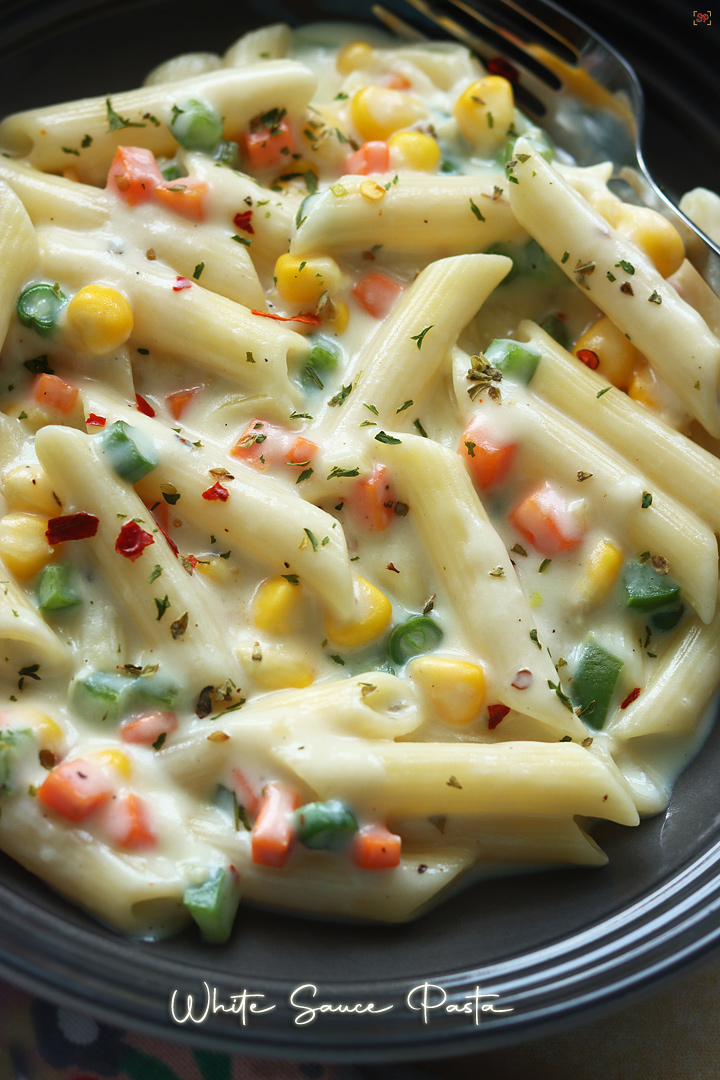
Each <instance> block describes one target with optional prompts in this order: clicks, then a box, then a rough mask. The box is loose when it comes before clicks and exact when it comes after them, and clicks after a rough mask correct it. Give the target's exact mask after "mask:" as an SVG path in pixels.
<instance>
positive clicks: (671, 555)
mask: <svg viewBox="0 0 720 1080" xmlns="http://www.w3.org/2000/svg"><path fill="white" fill-rule="evenodd" d="M540 333H541V331H540ZM543 363H544V358H543V361H542V362H541V364H540V365H538V370H539V369H540V368H541V367H542V364H543ZM468 367H469V364H468V363H467V362H466V363H464V364H462V365H458V368H462V370H463V371H466V370H467V369H468ZM535 378H536V376H534V377H533V380H532V384H531V385H532V386H533V387H535ZM546 381H552V379H551V378H549V377H548V376H547V375H546ZM537 389H539V387H538V388H537ZM555 393H557V390H556V389H555ZM464 396H465V400H466V401H467V395H464ZM619 396H623V397H624V395H621V394H620V391H618V390H615V389H612V390H610V391H609V393H608V394H604V395H603V397H602V399H601V400H600V401H598V400H597V398H596V399H595V401H594V407H595V409H596V410H600V411H602V409H603V408H605V407H606V406H605V405H604V404H603V403H604V401H605V399H606V398H612V397H619ZM627 400H629V399H627ZM481 408H484V406H481ZM499 412H500V415H501V418H502V420H503V421H504V422H505V425H506V426H507V425H508V423H509V424H510V430H511V431H512V430H514V431H516V432H517V439H518V446H519V449H518V461H517V465H516V468H517V470H518V472H519V473H520V474H521V475H525V476H528V477H530V476H532V474H533V472H535V471H536V472H537V474H538V475H539V478H544V477H546V476H552V477H553V478H556V479H558V480H560V481H562V482H564V483H566V484H567V485H568V486H569V487H573V486H576V484H577V476H578V473H583V472H587V473H589V474H590V476H589V478H588V481H586V483H588V484H592V496H593V502H594V505H595V506H600V507H602V506H606V505H611V503H612V500H613V499H615V500H616V501H617V502H618V503H619V504H620V505H621V507H622V511H621V513H622V517H623V520H624V522H625V528H626V529H627V533H628V537H629V540H630V543H631V544H632V546H633V547H634V548H635V549H636V550H637V551H643V550H645V549H647V548H649V549H650V550H651V551H652V552H653V554H661V555H662V556H663V557H664V558H666V559H667V560H668V563H669V564H670V566H671V567H672V572H673V575H674V577H675V578H676V579H677V581H678V582H679V583H680V584H681V585H682V588H683V592H684V594H685V596H686V597H687V599H688V600H689V602H690V603H691V604H692V605H693V607H694V608H695V610H696V611H697V613H698V615H699V616H700V618H701V619H702V621H703V622H705V623H709V622H710V621H711V619H712V617H713V615H714V612H715V598H716V596H717V580H718V557H717V541H716V539H715V536H714V534H713V532H712V530H711V529H710V528H709V527H708V526H707V525H706V524H705V523H704V521H703V520H702V519H701V518H699V517H698V516H697V514H694V513H691V512H690V511H689V510H687V509H686V508H685V506H683V505H682V504H678V503H677V502H676V501H675V500H674V499H671V498H669V497H668V496H667V494H666V493H665V492H664V491H663V489H662V487H658V486H656V485H655V484H654V485H653V490H652V492H651V494H652V502H651V504H650V505H649V506H644V505H643V495H644V491H645V485H646V478H645V477H644V476H643V474H642V473H640V472H636V471H634V470H633V469H632V466H631V465H630V463H629V462H628V461H627V460H626V459H625V458H624V457H622V456H621V455H620V454H618V453H616V451H615V450H614V449H613V448H612V442H610V445H608V443H606V442H604V441H601V440H599V439H597V438H595V437H593V436H592V435H589V434H587V433H586V432H585V431H583V430H582V428H581V427H579V426H578V425H576V424H574V423H573V422H572V421H570V420H568V418H567V417H566V416H564V415H563V413H562V412H560V411H556V410H555V409H552V408H548V407H547V406H544V405H543V404H542V403H541V401H540V400H537V398H536V399H535V400H533V401H531V402H526V403H522V402H518V401H513V400H512V399H510V400H505V401H503V402H502V404H501V405H500V406H499ZM677 438H678V439H683V436H681V435H679V436H677ZM610 439H612V440H613V441H614V433H612V432H610V431H608V440H610ZM643 462H644V458H643ZM663 480H664V477H663ZM658 482H660V481H658ZM587 493H588V488H587V487H585V486H583V488H582V491H581V492H580V491H578V498H581V497H583V496H585V495H586V494H587ZM601 520H602V519H601ZM601 520H600V521H598V522H597V524H598V525H599V524H601Z"/></svg>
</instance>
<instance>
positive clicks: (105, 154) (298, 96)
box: [0, 60, 315, 185]
mask: <svg viewBox="0 0 720 1080" xmlns="http://www.w3.org/2000/svg"><path fill="white" fill-rule="evenodd" d="M314 89H315V76H314V75H312V74H311V73H310V72H309V71H308V69H307V68H306V67H304V66H303V65H302V64H298V63H295V62H293V61H291V60H277V61H271V62H264V63H260V64H257V65H252V64H249V65H247V67H245V68H243V69H242V70H231V69H228V68H223V69H221V70H219V71H211V72H209V73H208V74H207V75H198V76H196V77H194V78H191V79H184V80H182V81H180V82H174V83H161V84H159V85H157V86H147V87H143V88H142V89H140V90H129V91H125V92H123V93H120V94H113V95H112V97H111V98H102V97H98V98H84V99H82V100H80V101H70V102H67V103H65V104H63V105H54V106H50V107H49V108H45V109H32V110H29V111H27V112H20V113H15V114H13V115H12V116H8V117H6V119H5V120H3V121H2V123H0V146H2V147H3V148H4V149H5V150H6V151H7V152H8V153H10V154H11V155H13V156H16V157H23V158H26V159H27V161H28V162H29V163H30V164H31V165H34V166H35V167H36V168H38V169H43V170H45V171H47V172H61V171H62V170H63V169H64V168H65V167H66V166H67V164H68V155H67V152H66V151H65V150H63V147H66V148H67V149H69V150H71V151H75V150H77V155H75V154H73V157H72V164H73V165H74V167H75V168H76V170H77V173H78V177H79V179H80V180H82V181H84V182H85V183H88V184H97V185H100V184H103V183H104V182H105V177H106V176H107V171H108V169H109V168H110V164H111V162H112V159H113V157H114V155H115V151H116V149H117V147H118V146H120V145H127V144H128V141H129V140H128V133H129V132H130V133H131V134H132V140H131V141H132V144H133V145H134V146H141V147H145V148H147V149H148V150H152V151H153V153H154V154H155V155H156V156H160V155H167V156H168V157H172V155H173V154H174V153H175V150H176V148H177V142H176V141H175V138H174V136H173V134H172V131H171V129H170V124H171V122H172V118H173V117H172V109H173V106H174V105H179V106H180V107H182V104H183V102H185V101H188V100H191V99H200V100H202V101H203V102H206V103H207V104H208V105H210V106H211V107H212V108H213V109H214V110H215V112H216V113H218V115H219V116H222V117H224V134H225V137H226V138H227V139H235V138H237V137H238V136H239V135H240V133H241V131H242V130H243V129H244V128H246V127H247V126H248V124H249V123H250V121H251V120H252V119H253V118H254V117H256V116H259V115H260V114H261V113H264V112H267V111H268V110H269V109H274V108H278V107H280V106H283V107H285V108H287V109H288V111H289V112H290V114H291V115H297V114H298V113H300V112H301V110H302V109H303V108H304V106H305V105H306V104H307V103H308V101H309V100H310V96H311V95H312V93H313V90H314ZM88 140H89V142H88ZM83 142H84V143H85V146H83V145H82V144H83Z"/></svg>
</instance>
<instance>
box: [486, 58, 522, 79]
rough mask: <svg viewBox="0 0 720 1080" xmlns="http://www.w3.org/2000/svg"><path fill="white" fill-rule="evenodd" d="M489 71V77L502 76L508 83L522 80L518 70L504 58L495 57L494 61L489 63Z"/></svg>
mask: <svg viewBox="0 0 720 1080" xmlns="http://www.w3.org/2000/svg"><path fill="white" fill-rule="evenodd" d="M487 69H488V75H501V76H502V77H503V79H507V81H508V82H517V81H518V79H519V78H520V72H519V71H518V69H517V68H516V67H514V66H513V64H511V63H510V61H509V60H506V59H505V57H504V56H493V58H492V60H489V61H488V66H487Z"/></svg>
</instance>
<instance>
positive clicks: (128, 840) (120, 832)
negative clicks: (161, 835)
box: [101, 792, 157, 851]
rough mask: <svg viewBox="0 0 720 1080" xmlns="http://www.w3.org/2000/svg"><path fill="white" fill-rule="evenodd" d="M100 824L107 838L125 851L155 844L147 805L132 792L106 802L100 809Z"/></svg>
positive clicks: (155, 838) (155, 840)
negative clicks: (101, 809)
mask: <svg viewBox="0 0 720 1080" xmlns="http://www.w3.org/2000/svg"><path fill="white" fill-rule="evenodd" d="M101 826H102V830H103V832H104V833H105V835H106V836H107V838H108V840H110V841H111V842H112V843H114V844H117V845H118V847H122V848H125V849H126V850H127V851H139V850H141V849H143V848H152V847H155V846H156V844H157V837H156V835H155V833H154V832H153V830H152V828H151V826H150V818H149V814H148V810H147V805H146V803H145V801H144V799H141V798H140V797H139V795H134V794H133V793H132V792H129V793H128V794H127V795H121V796H120V797H119V798H117V799H113V800H112V801H111V802H109V803H107V805H106V806H105V807H104V809H103V811H102V819H101Z"/></svg>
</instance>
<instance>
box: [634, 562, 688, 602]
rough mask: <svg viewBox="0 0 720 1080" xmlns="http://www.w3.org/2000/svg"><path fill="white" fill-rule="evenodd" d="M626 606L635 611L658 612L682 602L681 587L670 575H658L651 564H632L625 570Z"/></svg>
mask: <svg viewBox="0 0 720 1080" xmlns="http://www.w3.org/2000/svg"><path fill="white" fill-rule="evenodd" d="M622 587H623V591H624V593H625V598H626V605H627V607H629V608H632V609H633V610H634V611H657V610H658V608H665V607H671V606H673V605H676V604H678V602H679V600H680V586H679V585H678V583H677V581H675V580H674V579H673V578H671V577H670V576H669V575H668V574H658V573H657V571H655V570H653V568H652V563H650V562H642V563H641V562H631V563H628V564H627V565H626V567H625V569H624V570H623V576H622Z"/></svg>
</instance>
